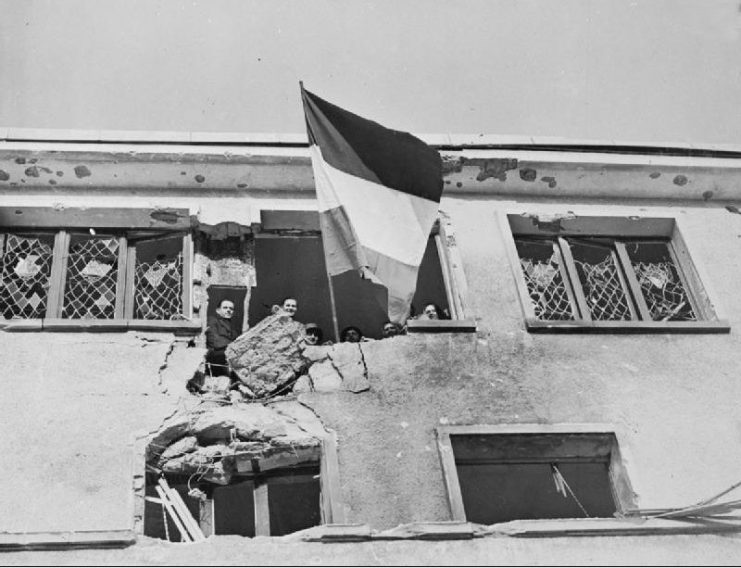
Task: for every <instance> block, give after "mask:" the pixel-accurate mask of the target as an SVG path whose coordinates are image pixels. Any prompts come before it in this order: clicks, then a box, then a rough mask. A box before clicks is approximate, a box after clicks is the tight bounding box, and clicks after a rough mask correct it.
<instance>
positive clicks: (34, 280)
mask: <svg viewBox="0 0 741 568" xmlns="http://www.w3.org/2000/svg"><path fill="white" fill-rule="evenodd" d="M1 238H2V236H1V235H0V239H1ZM53 242H54V237H53V236H51V235H47V236H38V237H31V236H22V235H13V234H6V235H5V247H4V250H3V249H0V250H1V251H2V253H3V254H2V257H0V263H1V266H2V282H1V283H0V284H1V286H0V313H2V315H3V317H4V318H6V319H10V318H43V317H44V316H45V315H46V301H47V293H48V291H49V275H50V274H51V264H52V249H53ZM0 243H2V240H0Z"/></svg>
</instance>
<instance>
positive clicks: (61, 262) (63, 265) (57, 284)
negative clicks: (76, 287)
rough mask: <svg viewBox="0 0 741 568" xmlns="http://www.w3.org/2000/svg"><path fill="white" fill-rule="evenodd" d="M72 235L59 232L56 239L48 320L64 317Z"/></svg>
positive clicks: (50, 282) (48, 302)
mask: <svg viewBox="0 0 741 568" xmlns="http://www.w3.org/2000/svg"><path fill="white" fill-rule="evenodd" d="M69 242H70V235H69V233H68V232H67V231H64V230H62V231H59V232H57V234H56V235H55V237H54V252H53V258H52V264H51V274H50V276H49V292H48V296H47V299H46V314H45V317H47V318H59V317H62V301H63V298H64V285H65V276H66V274H67V250H68V248H69Z"/></svg>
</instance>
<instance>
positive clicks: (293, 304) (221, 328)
mask: <svg viewBox="0 0 741 568" xmlns="http://www.w3.org/2000/svg"><path fill="white" fill-rule="evenodd" d="M279 308H280V310H282V311H283V312H284V313H286V314H288V315H289V316H290V317H294V316H295V315H296V312H297V311H298V301H297V300H296V299H295V298H291V297H287V298H285V299H284V300H283V302H282V303H281V305H280V306H279ZM233 315H234V302H232V301H231V300H229V299H222V300H221V301H220V302H219V305H218V307H217V308H216V315H215V316H214V317H212V318H209V321H208V327H207V328H206V347H207V349H208V351H207V353H206V363H208V364H209V366H210V367H211V372H212V374H217V373H218V374H221V373H222V372H223V373H225V374H226V372H227V369H228V363H227V360H226V348H227V346H228V345H229V344H230V343H231V342H232V341H234V340H235V339H236V338H237V336H238V335H239V333H238V332H237V331H236V330H235V329H234V326H233V325H232V321H231V320H232V317H233ZM446 315H447V314H445V312H444V311H443V310H442V309H441V308H440V307H439V306H438V305H437V304H435V303H434V302H427V303H426V304H425V305H424V309H423V310H422V313H421V314H419V316H414V315H412V316H411V318H410V319H421V320H438V319H444V318H446ZM304 329H305V331H306V343H307V344H309V345H332V341H331V340H329V341H325V340H324V332H323V330H322V329H321V327H319V325H317V324H316V323H307V324H305V326H304ZM405 333H406V326H401V325H399V324H397V323H395V322H392V321H386V322H384V324H383V328H382V329H381V338H382V339H386V338H389V337H394V336H397V335H403V334H405ZM362 341H373V340H372V339H368V338H366V337H365V336H364V335H363V332H362V331H361V330H360V328H358V327H356V326H352V325H351V326H348V327H346V328H344V329H343V330H342V332H341V333H340V343H359V342H362ZM222 369H223V371H222Z"/></svg>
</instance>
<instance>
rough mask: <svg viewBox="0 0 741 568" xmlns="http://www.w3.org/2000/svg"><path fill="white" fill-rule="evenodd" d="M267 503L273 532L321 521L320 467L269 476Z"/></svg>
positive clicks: (280, 532)
mask: <svg viewBox="0 0 741 568" xmlns="http://www.w3.org/2000/svg"><path fill="white" fill-rule="evenodd" d="M268 505H269V508H270V534H271V535H272V536H279V535H284V534H290V533H293V532H296V531H300V530H302V529H307V528H309V527H314V526H316V525H320V524H321V522H322V520H321V514H320V512H319V511H320V509H319V468H318V467H317V468H312V470H310V471H309V472H307V470H305V469H302V470H301V473H295V474H294V473H287V474H286V475H282V476H280V477H271V478H269V480H268Z"/></svg>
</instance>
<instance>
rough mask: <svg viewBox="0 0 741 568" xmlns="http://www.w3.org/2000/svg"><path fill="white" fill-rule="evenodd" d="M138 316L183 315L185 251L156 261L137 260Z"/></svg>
mask: <svg viewBox="0 0 741 568" xmlns="http://www.w3.org/2000/svg"><path fill="white" fill-rule="evenodd" d="M134 289H135V292H134V317H135V318H137V319H157V320H165V319H182V317H183V315H182V312H183V254H182V253H177V254H176V255H175V256H174V257H171V258H166V257H165V255H160V256H159V257H158V258H157V260H154V261H153V262H141V261H140V260H139V259H138V258H137V261H136V274H135V279H134Z"/></svg>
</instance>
